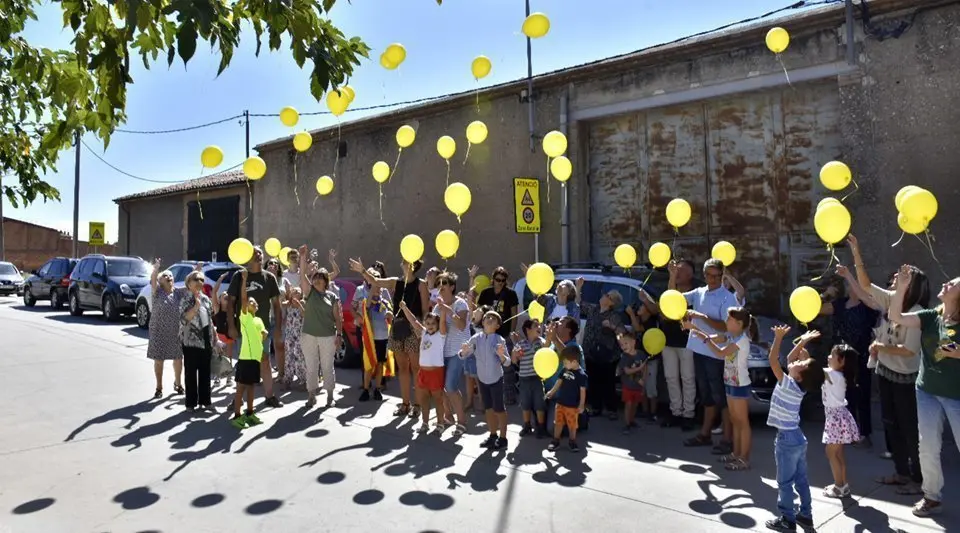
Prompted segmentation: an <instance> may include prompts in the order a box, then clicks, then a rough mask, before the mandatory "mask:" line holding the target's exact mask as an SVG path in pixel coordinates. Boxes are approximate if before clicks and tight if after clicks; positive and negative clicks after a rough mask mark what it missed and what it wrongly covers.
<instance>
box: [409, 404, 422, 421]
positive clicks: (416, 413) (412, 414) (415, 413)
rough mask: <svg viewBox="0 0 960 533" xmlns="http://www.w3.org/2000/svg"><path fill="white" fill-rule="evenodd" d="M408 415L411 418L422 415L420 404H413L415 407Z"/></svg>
mask: <svg viewBox="0 0 960 533" xmlns="http://www.w3.org/2000/svg"><path fill="white" fill-rule="evenodd" d="M408 416H409V417H410V418H417V417H419V416H420V406H419V405H417V404H413V408H412V409H410V414H409V415H408Z"/></svg>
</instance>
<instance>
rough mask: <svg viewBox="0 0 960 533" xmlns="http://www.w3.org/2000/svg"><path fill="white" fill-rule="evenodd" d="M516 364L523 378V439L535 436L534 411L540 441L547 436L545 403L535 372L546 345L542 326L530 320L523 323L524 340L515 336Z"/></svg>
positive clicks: (521, 406)
mask: <svg viewBox="0 0 960 533" xmlns="http://www.w3.org/2000/svg"><path fill="white" fill-rule="evenodd" d="M511 337H512V339H513V345H514V348H513V363H514V364H515V365H517V368H518V371H517V374H518V376H519V377H520V409H522V410H523V429H521V430H520V436H521V437H526V436H527V435H530V434H531V433H533V432H534V430H533V411H536V412H537V430H536V435H537V438H538V439H541V438H543V437H545V436H546V435H547V413H546V402H545V401H544V399H543V380H542V379H540V376H538V375H537V372H536V370H534V368H533V356H534V355H535V354H536V353H537V350H539V349H540V348H543V346H544V344H546V341H544V340H543V339H542V338H541V337H540V322H539V321H537V320H532V319H527V320H525V321H524V322H523V338H521V337H520V334H519V333H517V332H513V333H512V334H511Z"/></svg>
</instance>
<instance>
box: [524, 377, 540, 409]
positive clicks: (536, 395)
mask: <svg viewBox="0 0 960 533" xmlns="http://www.w3.org/2000/svg"><path fill="white" fill-rule="evenodd" d="M546 403H547V402H546V400H544V399H543V381H541V380H540V378H539V377H537V376H527V377H521V378H520V409H523V410H524V411H543V410H545V409H546Z"/></svg>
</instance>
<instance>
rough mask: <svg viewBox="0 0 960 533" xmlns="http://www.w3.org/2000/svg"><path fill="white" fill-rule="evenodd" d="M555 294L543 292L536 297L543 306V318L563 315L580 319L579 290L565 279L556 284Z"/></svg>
mask: <svg viewBox="0 0 960 533" xmlns="http://www.w3.org/2000/svg"><path fill="white" fill-rule="evenodd" d="M555 292H556V294H555V295H554V294H544V295H543V296H540V297H539V298H537V302H539V303H540V305H542V306H543V308H544V312H543V319H544V320H545V321H547V322H549V321H551V320H556V319H560V318H563V317H565V316H569V317H572V318H573V319H575V320H580V306H579V305H577V300H579V299H580V296H579V294H580V293H579V291H578V290H577V287H576V286H575V285H574V284H573V282H572V281H570V280H568V279H565V280H563V281H561V282H560V283H559V284H558V285H557V289H556V291H555Z"/></svg>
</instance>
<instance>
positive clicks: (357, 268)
mask: <svg viewBox="0 0 960 533" xmlns="http://www.w3.org/2000/svg"><path fill="white" fill-rule="evenodd" d="M348 262H349V263H350V270H352V271H354V272H356V273H357V274H363V272H364V271H365V270H366V269H365V268H363V263H362V262H361V261H360V258H359V257H358V258H356V259H350V260H349V261H348Z"/></svg>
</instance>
